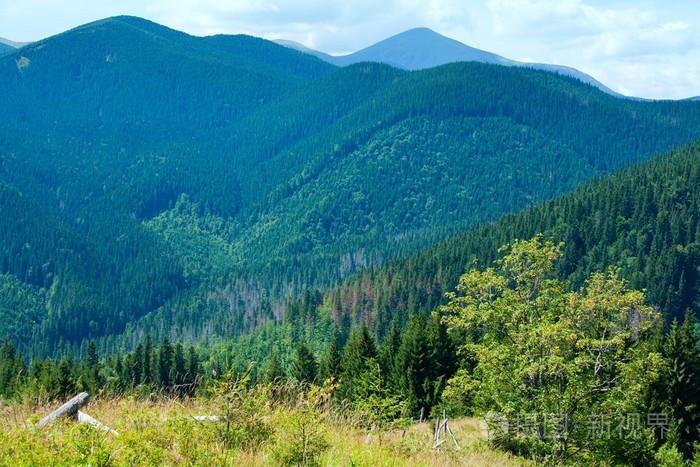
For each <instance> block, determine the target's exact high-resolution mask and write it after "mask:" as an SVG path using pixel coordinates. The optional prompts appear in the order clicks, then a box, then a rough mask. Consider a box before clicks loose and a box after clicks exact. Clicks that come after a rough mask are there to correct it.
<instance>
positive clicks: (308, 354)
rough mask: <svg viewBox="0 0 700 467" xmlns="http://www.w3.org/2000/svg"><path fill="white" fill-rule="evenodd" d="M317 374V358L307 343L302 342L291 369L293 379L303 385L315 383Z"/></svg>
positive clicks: (298, 346)
mask: <svg viewBox="0 0 700 467" xmlns="http://www.w3.org/2000/svg"><path fill="white" fill-rule="evenodd" d="M317 373H318V363H317V362H316V357H314V354H313V352H312V351H311V349H310V348H309V346H308V345H307V344H306V341H305V340H302V341H300V342H299V344H298V345H297V349H296V352H295V354H294V360H292V366H291V368H290V374H291V376H292V378H294V379H296V380H297V381H299V382H301V383H313V382H314V381H316V375H317Z"/></svg>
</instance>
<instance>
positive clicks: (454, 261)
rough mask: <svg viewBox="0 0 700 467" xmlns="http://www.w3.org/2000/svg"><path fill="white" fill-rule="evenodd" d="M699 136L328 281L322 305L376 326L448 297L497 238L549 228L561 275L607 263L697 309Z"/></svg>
mask: <svg viewBox="0 0 700 467" xmlns="http://www.w3.org/2000/svg"><path fill="white" fill-rule="evenodd" d="M699 155H700V144H693V145H690V146H688V147H685V148H683V149H681V150H678V151H675V152H673V153H671V154H668V155H666V156H663V157H659V158H656V159H654V160H653V161H651V162H649V163H645V164H641V165H639V166H635V167H632V168H629V169H626V170H623V171H621V172H619V173H617V174H614V175H610V176H608V177H605V178H604V179H602V180H599V181H596V182H593V183H590V184H588V185H585V186H583V187H581V188H580V189H578V190H576V191H575V192H574V193H571V194H570V195H567V196H563V197H561V198H558V199H555V200H553V201H550V202H547V203H544V204H542V205H541V206H536V207H533V208H531V209H527V210H525V211H523V212H520V213H517V214H512V215H508V216H505V217H503V218H502V219H500V220H499V221H497V222H494V223H489V224H486V225H483V226H480V227H478V228H475V229H472V230H469V231H467V232H465V233H463V234H460V235H457V236H455V237H454V238H451V239H449V240H446V241H444V242H442V243H439V244H437V245H435V246H433V247H430V248H427V249H426V250H425V251H422V252H421V253H418V254H415V255H412V256H410V257H408V258H406V259H402V260H396V261H393V262H390V263H388V264H387V265H385V266H383V267H377V268H371V269H369V270H368V271H365V272H362V273H359V274H358V275H356V276H355V277H353V278H351V279H349V280H347V281H345V282H344V283H343V284H342V285H340V286H337V287H334V288H332V289H330V290H329V291H328V292H327V293H326V294H325V295H324V299H323V306H326V307H328V308H330V309H331V312H332V313H334V314H337V315H338V316H339V318H338V321H340V322H342V321H343V320H345V321H348V322H350V323H357V322H361V321H365V322H368V323H370V325H371V326H372V327H373V329H376V330H377V331H378V333H379V334H381V333H383V332H384V331H385V330H386V329H388V328H389V325H390V323H391V321H392V320H394V319H396V320H397V321H398V322H399V324H401V325H403V323H405V321H406V319H407V317H408V316H410V315H411V314H414V313H420V314H424V315H427V314H428V313H430V312H431V311H432V310H433V309H434V308H435V307H437V306H439V305H441V304H443V303H444V298H443V296H444V293H445V292H447V291H449V290H452V289H453V288H454V287H455V286H456V285H457V281H458V279H459V276H460V275H461V274H462V273H463V272H464V269H465V267H467V266H469V265H471V264H472V262H474V261H476V262H477V264H489V263H490V262H491V261H493V260H495V259H496V258H497V256H498V249H499V248H500V247H501V245H504V244H507V243H510V242H512V241H513V240H515V239H518V238H531V237H532V236H534V235H536V234H537V233H543V234H544V236H545V238H548V239H552V240H556V241H557V242H558V241H564V243H565V245H566V246H565V248H564V250H563V256H562V257H561V258H560V259H559V260H558V262H557V263H556V265H555V267H556V272H557V274H558V275H559V276H560V277H562V278H565V279H568V280H569V281H570V282H571V284H572V286H574V287H579V286H581V285H582V284H583V283H584V281H585V280H586V279H587V278H588V277H589V276H590V274H591V273H593V272H597V271H603V270H605V269H606V268H607V267H608V266H609V265H610V264H613V265H616V266H618V267H620V268H621V272H622V275H623V276H624V278H625V279H626V280H628V281H629V283H630V285H631V286H632V287H634V288H637V289H645V290H646V291H647V294H646V295H647V297H648V298H647V299H648V302H649V303H650V304H653V305H656V306H658V307H659V308H660V310H661V311H662V312H663V314H664V317H665V318H666V321H667V322H668V323H670V322H671V321H672V319H673V318H674V317H676V318H678V319H679V320H680V319H682V316H683V313H685V310H686V309H688V308H690V309H691V310H693V311H694V312H695V313H696V314H697V313H698V310H699V309H700V308H699V306H700V288H699V287H698V283H700V282H698V278H699V277H700V273H699V272H698V271H699V268H700V250H699V249H698V248H699V247H698V245H700V237H698V235H699V233H700V224H699V222H700V191H698V190H697V189H696V188H695V187H697V186H700V163H699V161H700V156H699Z"/></svg>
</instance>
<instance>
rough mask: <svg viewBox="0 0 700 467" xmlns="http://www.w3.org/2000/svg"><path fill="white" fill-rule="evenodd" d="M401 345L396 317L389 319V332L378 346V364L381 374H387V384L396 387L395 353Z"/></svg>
mask: <svg viewBox="0 0 700 467" xmlns="http://www.w3.org/2000/svg"><path fill="white" fill-rule="evenodd" d="M400 346H401V333H400V332H399V326H398V323H397V322H396V319H393V320H392V321H391V325H390V327H389V332H388V333H387V335H386V337H384V341H383V342H382V345H381V346H380V348H379V366H380V368H381V370H382V374H384V375H386V376H387V380H388V381H387V382H388V384H389V386H392V387H396V385H397V381H395V379H394V377H395V376H396V371H395V370H396V369H395V366H396V355H397V354H398V352H399V347H400Z"/></svg>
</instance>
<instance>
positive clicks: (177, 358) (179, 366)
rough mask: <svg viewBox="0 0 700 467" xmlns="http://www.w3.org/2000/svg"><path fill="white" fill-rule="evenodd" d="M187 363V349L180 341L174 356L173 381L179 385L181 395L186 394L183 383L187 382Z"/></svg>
mask: <svg viewBox="0 0 700 467" xmlns="http://www.w3.org/2000/svg"><path fill="white" fill-rule="evenodd" d="M185 364H186V363H185V351H184V349H183V348H182V344H180V343H179V342H178V343H177V345H176V346H175V354H174V356H173V383H174V384H175V385H176V386H177V393H178V395H180V396H182V395H183V394H184V392H183V387H182V385H183V384H184V383H185V375H186V374H187V368H185Z"/></svg>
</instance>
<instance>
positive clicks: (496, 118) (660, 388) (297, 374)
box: [0, 17, 700, 466]
mask: <svg viewBox="0 0 700 467" xmlns="http://www.w3.org/2000/svg"><path fill="white" fill-rule="evenodd" d="M0 96H2V100H1V101H0V109H1V110H2V114H3V115H5V116H6V118H3V119H0V216H1V217H2V222H0V239H1V240H2V241H1V242H0V338H2V344H1V346H0V401H3V402H2V404H5V405H6V406H7V407H8V412H7V413H10V412H9V411H10V410H15V411H16V412H13V413H16V414H24V413H25V412H23V410H30V409H31V410H32V411H33V410H35V409H37V408H45V407H46V404H49V405H50V404H54V405H55V404H57V403H58V402H62V401H65V400H67V399H69V398H70V397H72V396H74V395H75V394H77V393H79V392H83V391H85V392H88V393H89V394H90V395H91V396H93V397H95V398H96V399H97V401H98V403H104V404H105V405H104V406H102V409H101V410H103V411H104V414H106V415H105V416H108V417H111V416H114V414H115V413H117V412H118V410H117V409H116V408H113V407H110V405H109V404H110V402H113V404H114V406H115V407H116V406H117V404H122V409H123V407H124V404H137V405H136V407H141V408H142V410H143V411H144V413H148V414H150V415H148V416H149V417H151V418H148V419H147V418H144V419H143V420H140V421H133V423H134V425H133V426H135V427H141V428H142V429H144V430H145V429H152V430H153V431H154V438H153V439H154V440H155V439H160V438H158V437H157V436H156V435H155V432H157V431H159V430H158V429H156V428H155V427H156V426H160V425H157V424H158V423H161V422H162V420H164V419H165V417H164V416H163V413H178V414H180V415H181V414H182V412H178V411H181V410H182V407H186V408H188V409H187V410H205V409H206V410H207V411H209V412H211V413H214V412H215V413H217V414H219V415H221V419H219V420H218V421H219V422H221V421H222V420H225V423H223V424H220V423H219V424H212V425H196V426H195V427H194V428H193V426H190V425H187V427H185V423H184V422H183V424H182V425H178V423H180V422H174V421H173V422H172V424H171V423H170V421H169V420H168V421H167V423H166V422H162V423H166V426H165V427H163V428H162V429H161V430H160V431H161V435H160V436H164V437H165V438H163V439H162V440H161V441H159V442H160V443H161V444H163V445H165V444H167V445H168V446H169V447H163V446H162V445H160V444H158V442H156V441H153V444H152V445H148V446H146V447H144V448H143V449H142V450H139V449H138V448H135V447H134V446H132V445H129V444H128V443H129V442H131V441H128V442H127V441H123V443H126V444H123V445H121V444H119V443H121V441H117V438H109V439H107V440H105V439H103V438H99V439H97V438H94V436H95V435H90V434H89V433H91V432H89V431H85V432H83V431H70V430H71V429H70V428H68V426H67V425H66V424H64V425H57V427H55V428H53V430H61V429H65V430H68V431H65V433H64V434H62V435H61V436H65V437H66V439H70V440H72V441H71V442H72V443H73V444H75V445H76V446H78V448H76V449H77V451H76V452H77V454H76V456H78V457H70V456H72V454H70V455H68V457H67V458H61V457H60V456H61V455H63V454H62V453H58V452H53V451H51V449H53V448H52V447H46V446H49V445H50V446H54V445H52V444H50V443H49V444H46V443H48V441H46V438H43V437H42V436H43V435H41V434H40V433H37V432H27V431H26V430H23V428H22V427H21V426H20V425H21V424H19V423H14V424H8V427H9V428H8V429H6V430H0V464H3V463H5V462H9V460H11V459H15V460H17V459H21V460H20V461H19V463H20V464H27V465H33V464H42V463H58V464H60V463H68V464H70V463H74V462H82V463H86V464H90V465H92V464H99V465H108V464H110V463H115V464H118V465H122V464H123V465H128V464H130V465H134V464H144V465H151V464H159V463H160V464H164V463H165V464H169V463H172V464H178V463H184V464H195V465H198V464H201V463H202V462H204V463H206V462H214V459H216V463H217V464H221V465H237V464H238V465H240V464H241V463H244V464H245V463H250V464H258V463H261V462H262V463H265V462H267V463H272V464H284V465H319V464H320V463H321V461H322V460H323V461H324V462H326V463H328V464H333V463H345V464H347V463H348V462H351V463H352V462H355V460H357V462H359V463H363V462H364V463H369V464H376V463H382V462H386V458H385V457H362V456H365V455H367V456H372V455H376V456H388V455H389V454H386V453H385V452H384V451H381V450H380V451H377V452H375V454H367V453H364V454H359V453H355V454H352V455H351V456H350V457H349V458H347V457H342V455H341V457H333V456H335V455H336V451H335V450H336V449H339V450H340V451H342V449H340V448H338V447H337V446H342V444H337V443H344V442H347V443H351V441H348V440H347V439H353V437H355V438H356V437H357V436H356V434H357V433H363V436H365V435H366V436H367V441H366V442H365V444H368V443H370V441H369V440H370V438H371V436H370V435H376V436H379V437H380V440H381V439H382V438H381V437H382V436H387V439H389V440H390V441H388V442H389V443H391V442H400V443H412V442H413V441H412V440H413V438H411V436H416V437H417V438H416V439H422V438H420V436H423V435H424V433H423V434H421V433H422V432H420V431H419V432H414V431H412V430H421V429H424V428H425V427H424V426H423V424H422V423H421V424H418V425H415V423H416V422H418V421H420V422H423V421H424V420H426V419H428V420H429V421H432V420H434V419H435V418H436V417H439V416H440V415H441V414H442V413H443V411H444V413H446V414H447V413H449V415H450V417H452V418H457V419H459V420H461V422H460V421H458V422H457V423H458V426H462V427H464V429H465V430H467V425H466V424H468V423H472V421H471V420H472V419H473V420H478V421H473V423H475V424H477V425H474V426H478V427H486V428H485V429H486V431H488V434H489V435H488V439H487V440H482V441H484V443H486V444H483V446H487V447H488V448H487V449H488V450H487V451H484V452H481V451H479V452H477V454H478V455H479V456H483V457H482V458H480V459H481V460H480V461H478V462H484V463H499V464H500V463H502V464H504V465H506V464H508V462H511V461H512V462H515V463H517V462H520V461H522V462H534V463H545V464H569V463H571V464H577V465H589V464H590V465H593V464H600V465H610V464H613V465H618V464H619V465H652V464H658V465H669V466H670V465H695V464H691V463H692V462H700V433H699V432H698V425H699V424H700V334H699V332H700V327H699V326H698V325H697V319H698V313H699V310H700V103H698V102H696V101H643V100H635V99H625V98H621V97H617V96H613V95H609V94H606V93H604V92H602V91H601V90H599V89H598V88H596V87H594V86H591V85H589V84H585V83H583V82H580V81H578V80H576V79H574V78H571V77H567V76H563V75H559V74H556V73H550V72H546V71H539V70H534V69H528V68H514V67H505V66H499V65H491V64H484V63H478V62H460V63H452V64H448V65H443V66H439V67H435V68H429V69H425V70H419V71H405V70H399V69H396V68H392V67H390V66H387V65H383V64H379V63H369V62H367V63H358V64H354V65H350V66H347V67H336V66H334V65H331V64H329V63H327V62H324V61H322V60H320V59H318V58H316V57H315V56H312V55H308V54H305V53H302V52H299V51H297V50H294V49H291V48H286V47H283V46H281V45H278V44H276V43H273V42H270V41H266V40H263V39H258V38H254V37H250V36H243V35H239V36H226V35H218V36H208V37H195V36H190V35H187V34H185V33H182V32H179V31H175V30H172V29H169V28H166V27H164V26H161V25H158V24H155V23H152V22H149V21H147V20H143V19H140V18H135V17H115V18H109V19H106V20H102V21H98V22H95V23H90V24H87V25H84V26H81V27H78V28H76V29H72V30H69V31H67V32H64V33H62V34H59V35H57V36H53V37H50V38H48V39H45V40H42V41H39V42H35V43H32V44H29V45H27V46H24V47H22V48H20V49H12V50H7V51H4V52H3V51H0ZM117 401H119V402H117ZM166 401H168V402H166ZM139 404H141V405H139ZM149 404H150V405H149ZM158 404H166V405H167V404H174V405H178V407H179V408H177V409H173V408H172V407H170V406H166V405H158ZM1 407H3V405H0V408H1ZM130 407H131V406H130ZM122 409H119V410H122ZM132 409H133V408H132ZM130 410H131V409H130ZM135 410H136V411H139V410H141V409H138V408H137V409H135ZM149 410H151V412H149ZM115 411H116V412H115ZM156 412H158V415H156ZM119 413H122V412H119ZM109 414H111V415H109ZM190 415H191V414H190ZM21 416H24V415H15V417H16V418H17V417H21ZM32 416H33V415H32ZM144 417H146V415H144ZM185 418H187V416H185ZM190 418H191V417H190ZM110 419H111V418H110ZM158 420H161V421H158ZM270 420H277V421H278V422H275V423H272V422H270ZM464 420H469V421H468V422H467V421H464ZM36 421H38V420H34V421H33V423H35V422H36ZM116 423H119V421H116ZM125 423H126V422H125ZM459 423H461V424H462V425H459ZM133 426H131V425H125V426H124V427H123V431H125V432H126V433H132V432H131V431H130V430H131V429H132V428H133ZM416 426H418V427H423V428H416ZM144 427H150V428H144ZM280 427H282V428H280ZM319 427H326V428H327V429H328V430H331V431H333V430H335V431H334V432H337V433H343V434H342V436H346V438H347V439H346V438H342V436H341V434H339V435H338V436H339V437H340V438H342V439H343V440H344V441H342V442H341V441H338V440H333V439H330V438H329V436H330V435H328V434H327V433H324V432H323V430H320V431H319ZM343 427H345V428H343ZM347 427H352V428H347ZM343 429H352V430H357V431H352V432H345V431H342V430H343ZM480 429H481V428H479V430H480ZM120 430H121V428H120ZM187 430H189V431H187ZM392 430H394V431H392ZM395 430H402V431H403V434H401V439H404V436H405V435H406V433H409V435H408V438H406V440H405V441H396V440H393V441H392V440H391V438H392V436H393V435H392V433H394V434H395V433H396V431H395ZM474 430H475V432H476V431H478V430H477V428H474ZM118 431H119V430H118ZM185 432H187V433H189V434H187V436H192V437H193V439H198V440H200V441H201V444H202V446H205V447H202V448H201V450H200V448H197V449H195V448H192V449H186V448H182V446H181V442H175V441H172V440H174V439H180V438H179V436H185V434H183V433H185ZM438 432H439V430H438ZM62 433H63V432H62ZM167 433H170V435H167ZM348 433H350V434H348ZM367 433H369V434H367ZM91 436H92V437H91ZM125 436H126V438H122V439H126V440H128V439H130V438H129V436H133V435H132V434H127V435H125ZM167 436H170V438H167ZM445 436H447V431H445ZM474 436H477V435H474ZM15 438H16V439H19V440H20V441H18V442H17V443H16V444H13V443H11V442H10V440H12V439H15ZM168 439H169V441H168ZM460 439H461V438H460ZM86 440H87V441H86ZM181 441H182V440H181ZM171 442H172V445H170V444H168V443H171ZM22 443H26V445H27V446H29V445H32V444H36V443H38V444H40V445H42V446H44V447H45V448H46V452H45V453H44V454H42V452H43V451H41V450H39V451H38V454H36V453H35V454H29V453H28V450H26V449H24V448H22V446H23V444H22ZM42 443H43V444H42ZM81 443H87V444H81ZM115 443H116V444H115ZM298 443H302V444H298ZM334 443H336V444H335V445H334ZM436 443H437V440H436ZM454 443H455V444H457V439H456V438H454ZM59 444H60V443H59ZM380 444H381V443H380ZM472 444H473V440H472ZM258 445H259V446H263V447H262V448H260V449H261V451H257V450H256V449H258V448H256V446H258ZM474 445H476V444H474ZM81 446H82V447H81ZM85 446H88V448H85V449H83V448H84V447H85ZM334 446H335V447H334ZM348 446H352V447H348ZM348 446H346V448H347V450H348V451H350V452H355V451H353V449H358V450H361V447H357V446H355V445H352V444H349V445H348ZM389 446H393V445H391V444H389ZM401 446H402V447H401V449H403V450H402V451H401V452H402V453H403V454H401V455H402V456H405V457H401V458H400V459H401V460H400V462H405V463H408V464H411V463H413V462H416V463H430V462H431V460H428V459H426V458H420V459H419V458H416V457H411V456H413V455H417V454H415V452H414V451H415V450H416V449H417V448H415V446H414V445H412V444H403V445H401ZM480 446H481V445H480ZM437 447H438V446H437V445H436V448H437ZM81 449H82V450H81ZM180 449H182V450H183V452H180ZM377 449H385V448H377ZM386 449H389V448H386ZM397 449H399V448H397ZM485 449H486V448H485ZM102 450H104V453H103V454H104V456H103V457H100V456H101V455H102V454H100V453H101V452H102ZM358 452H359V451H358ZM261 453H262V454H261ZM406 453H409V454H406ZM410 453H413V454H410ZM34 455H36V456H39V457H31V456H34ZM42 455H45V456H47V457H41V456H42ZM355 455H356V456H357V457H356V458H355V457H352V456H355ZM448 455H450V456H451V455H453V454H448ZM455 455H456V454H455ZM80 456H82V457H80ZM168 456H173V457H168ZM183 456H184V457H183ZM188 456H192V457H188ZM197 456H201V458H198V457H197ZM241 456H243V457H241ZM246 456H251V457H246ZM256 456H263V460H261V459H260V458H259V457H256ZM324 456H326V457H324ZM6 459H7V460H6ZM77 459H79V460H77ZM207 459H208V461H207ZM432 461H435V459H433V460H432ZM462 461H463V460H462ZM462 461H460V458H459V457H454V458H453V457H449V458H440V460H439V462H447V463H451V462H458V463H459V462H462Z"/></svg>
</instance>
